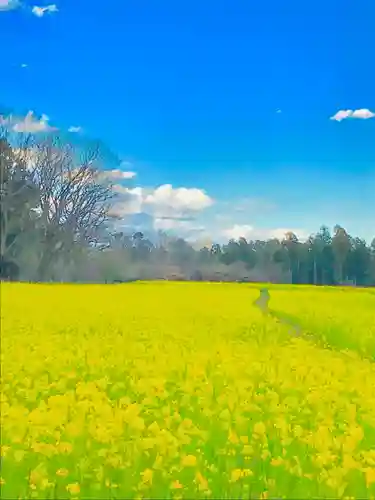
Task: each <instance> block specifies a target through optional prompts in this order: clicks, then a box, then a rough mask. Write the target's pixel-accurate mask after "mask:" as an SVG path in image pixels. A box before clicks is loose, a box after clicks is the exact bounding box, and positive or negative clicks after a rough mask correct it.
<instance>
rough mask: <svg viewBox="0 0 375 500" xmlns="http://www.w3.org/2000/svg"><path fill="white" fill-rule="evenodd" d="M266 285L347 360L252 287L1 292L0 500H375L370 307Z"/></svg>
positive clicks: (352, 294)
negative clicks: (260, 299) (308, 336)
mask: <svg viewBox="0 0 375 500" xmlns="http://www.w3.org/2000/svg"><path fill="white" fill-rule="evenodd" d="M270 290H271V292H270V293H271V301H270V307H271V309H272V308H273V307H275V309H278V310H282V309H285V312H286V313H287V314H292V315H293V317H296V318H299V319H300V320H301V324H307V323H308V324H309V330H311V329H312V328H310V326H311V325H312V326H313V327H314V328H315V330H314V333H315V334H316V335H317V336H318V337H319V335H321V336H322V335H323V336H326V332H323V333H321V332H320V331H319V329H322V331H323V330H324V329H326V330H327V329H328V324H332V325H334V328H335V332H336V333H335V335H336V337H337V336H339V333H340V329H342V331H343V332H344V333H343V335H344V336H345V339H348V340H347V342H348V344H351V345H350V346H349V347H351V348H352V350H351V351H350V352H348V351H346V352H341V351H340V350H339V348H344V347H345V346H341V345H339V343H337V345H335V346H334V348H331V349H324V348H323V347H321V346H320V344H319V345H318V343H315V342H314V341H313V340H305V339H304V338H303V337H299V338H296V337H294V336H293V335H291V333H290V329H289V327H288V326H287V325H285V324H281V323H279V322H278V321H276V320H275V319H274V318H273V317H272V316H270V315H267V314H264V313H263V312H262V311H260V310H259V309H257V308H256V307H255V306H254V305H253V302H254V300H255V299H256V298H257V296H258V294H259V292H258V290H257V288H256V287H253V286H252V287H250V286H247V285H237V284H196V283H136V284H129V285H119V286H110V285H106V286H100V285H90V286H86V285H26V284H25V285H21V284H2V285H1V357H2V359H1V361H2V373H1V383H2V389H1V426H2V433H1V456H2V458H1V490H2V491H1V495H2V498H12V499H14V498H22V499H23V498H50V499H52V498H77V499H79V498H81V499H83V498H103V499H104V498H108V499H109V498H119V499H120V498H121V499H124V498H139V499H140V498H175V499H178V498H228V499H229V498H288V499H289V498H308V497H313V498H327V497H328V498H332V497H334V498H338V497H343V498H344V497H345V498H375V363H374V362H373V360H371V359H365V358H364V357H362V356H361V353H360V350H356V348H355V347H356V346H357V345H360V344H358V343H356V342H355V341H353V342H354V343H353V342H351V340H350V339H351V338H357V339H361V338H363V339H370V340H366V343H365V346H366V349H370V348H371V345H372V344H371V342H372V341H371V339H373V336H374V325H373V323H371V322H370V324H369V323H368V321H363V319H362V318H363V314H367V311H368V305H369V304H370V303H373V302H374V299H375V297H374V296H372V295H371V296H370V294H366V292H363V293H357V292H356V291H345V301H344V302H345V307H343V308H342V309H340V300H341V297H342V296H343V294H344V292H341V291H340V290H329V291H327V290H324V289H305V288H304V289H294V288H290V289H285V287H284V288H283V289H278V288H277V287H272V288H271V289H270ZM280 294H281V295H280ZM293 294H297V295H293ZM340 294H341V295H340ZM367 295H368V296H370V298H369V299H368V298H367ZM328 297H329V298H328ZM365 297H366V298H365ZM288 298H289V300H288ZM296 298H297V299H298V300H296ZM330 300H331V301H333V302H332V304H333V303H334V305H332V308H329V305H328V304H329V303H330V302H329V301H330ZM370 300H372V301H373V302H370ZM290 304H293V305H292V306H290ZM288 308H289V309H288ZM311 318H320V319H319V321H318V320H316V321H312V320H311ZM351 332H352V333H351ZM351 335H352V336H351ZM361 345H362V344H361Z"/></svg>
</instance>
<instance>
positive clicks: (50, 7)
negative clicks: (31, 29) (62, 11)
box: [0, 0, 59, 17]
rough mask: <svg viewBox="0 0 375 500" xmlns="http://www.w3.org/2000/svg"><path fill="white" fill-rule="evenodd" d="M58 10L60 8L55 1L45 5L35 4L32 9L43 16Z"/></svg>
mask: <svg viewBox="0 0 375 500" xmlns="http://www.w3.org/2000/svg"><path fill="white" fill-rule="evenodd" d="M0 1H1V0H0ZM58 10H59V9H58V8H57V6H56V4H54V3H53V4H50V5H46V6H45V7H38V6H37V5H34V7H33V8H32V9H31V11H32V13H33V14H34V15H36V16H37V17H43V16H44V14H52V12H58Z"/></svg>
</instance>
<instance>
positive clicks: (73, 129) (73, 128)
mask: <svg viewBox="0 0 375 500" xmlns="http://www.w3.org/2000/svg"><path fill="white" fill-rule="evenodd" d="M68 132H71V133H73V134H78V133H79V132H82V127H75V126H74V125H72V126H71V127H69V128H68Z"/></svg>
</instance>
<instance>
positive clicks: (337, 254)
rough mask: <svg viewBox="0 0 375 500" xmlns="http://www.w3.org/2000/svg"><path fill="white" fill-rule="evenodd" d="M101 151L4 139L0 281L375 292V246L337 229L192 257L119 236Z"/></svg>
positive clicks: (184, 245) (180, 247)
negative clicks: (171, 282)
mask: <svg viewBox="0 0 375 500" xmlns="http://www.w3.org/2000/svg"><path fill="white" fill-rule="evenodd" d="M103 164H104V160H103V157H102V154H101V148H100V144H96V145H95V146H93V145H91V146H90V147H86V146H85V147H80V146H73V145H72V144H71V143H69V142H67V141H66V140H64V139H63V138H62V137H60V136H58V135H56V134H54V135H51V134H49V135H45V136H43V137H41V138H40V137H39V138H38V140H37V139H36V138H35V136H32V135H27V134H17V137H16V138H15V137H14V135H12V134H11V133H10V132H9V130H8V129H7V128H5V127H3V128H2V129H1V130H0V177H1V185H0V194H1V200H0V201H1V203H0V225H1V239H0V275H1V279H3V280H4V279H9V280H25V281H57V282H60V281H63V282H87V283H93V282H99V283H101V282H114V281H128V280H134V279H179V280H212V281H258V282H259V281H266V282H275V283H294V284H315V285H338V284H352V285H357V286H374V285H375V238H374V239H373V241H372V242H371V243H367V242H366V241H364V240H363V239H361V238H357V237H354V236H352V235H350V234H348V233H347V231H346V230H345V228H343V227H341V226H340V225H337V226H336V227H335V228H334V230H333V233H332V234H331V232H330V230H329V229H328V228H327V227H326V226H322V227H321V228H320V229H319V230H318V232H317V233H316V234H313V235H311V236H310V237H309V238H308V239H307V240H306V241H303V242H302V241H299V240H298V238H297V236H296V235H295V234H293V233H291V232H289V233H286V234H285V236H284V238H283V239H281V240H280V239H276V238H273V239H269V240H267V241H261V240H255V241H247V240H246V239H245V238H240V239H239V240H230V241H228V242H227V243H226V244H219V243H214V244H212V245H211V246H210V247H204V248H200V249H195V248H193V246H192V245H190V244H189V243H188V242H187V241H185V240H184V239H183V238H176V237H172V236H169V235H168V234H165V233H162V232H159V233H158V235H157V237H155V238H154V239H153V240H152V241H151V239H150V238H146V237H145V235H144V234H143V233H142V232H140V231H137V232H134V233H133V234H126V233H125V232H122V231H119V230H116V227H118V226H116V223H118V220H117V218H116V216H115V215H113V212H112V211H111V209H112V208H113V206H114V204H115V202H116V196H118V194H117V193H116V191H115V190H114V189H113V187H114V184H113V179H111V176H110V175H108V172H107V173H106V171H105V170H104V169H103Z"/></svg>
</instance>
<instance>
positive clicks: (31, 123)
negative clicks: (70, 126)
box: [0, 111, 57, 134]
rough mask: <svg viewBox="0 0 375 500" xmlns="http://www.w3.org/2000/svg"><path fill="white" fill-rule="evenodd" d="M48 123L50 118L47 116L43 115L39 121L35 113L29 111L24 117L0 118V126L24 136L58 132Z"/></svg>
mask: <svg viewBox="0 0 375 500" xmlns="http://www.w3.org/2000/svg"><path fill="white" fill-rule="evenodd" d="M48 121H49V118H48V116H47V115H42V117H41V118H40V119H38V118H37V117H36V116H35V115H34V113H33V111H29V112H28V113H27V115H26V116H24V117H15V116H7V117H5V116H0V125H3V126H5V127H7V128H9V129H11V130H13V132H17V133H23V134H24V133H28V134H37V133H40V132H51V131H53V130H57V129H56V127H51V126H50V125H49V123H48Z"/></svg>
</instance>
